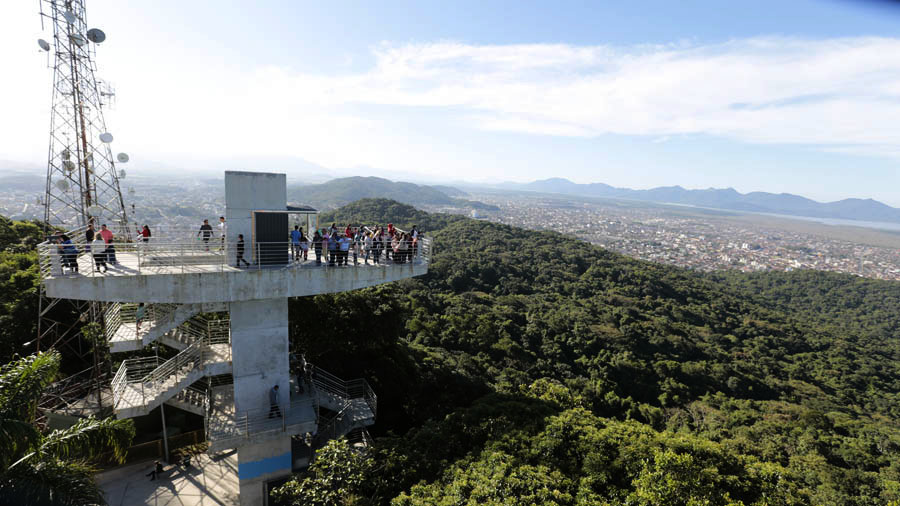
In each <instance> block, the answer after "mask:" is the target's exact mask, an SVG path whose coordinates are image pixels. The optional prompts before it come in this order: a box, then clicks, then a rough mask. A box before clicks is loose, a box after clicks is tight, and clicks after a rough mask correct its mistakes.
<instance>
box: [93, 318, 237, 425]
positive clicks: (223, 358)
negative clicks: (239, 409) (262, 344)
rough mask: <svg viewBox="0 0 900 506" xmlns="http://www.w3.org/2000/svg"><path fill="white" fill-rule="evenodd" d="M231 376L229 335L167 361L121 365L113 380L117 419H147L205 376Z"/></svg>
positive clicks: (144, 360) (141, 360)
mask: <svg viewBox="0 0 900 506" xmlns="http://www.w3.org/2000/svg"><path fill="white" fill-rule="evenodd" d="M229 373H231V345H230V339H229V336H228V334H226V335H224V336H209V337H207V338H203V339H200V340H198V341H196V342H194V343H193V344H191V345H190V346H188V347H187V348H185V349H184V350H182V351H181V352H179V353H178V354H177V355H175V356H174V357H172V358H171V359H169V360H166V361H163V360H161V359H160V358H159V357H147V358H137V359H129V360H125V361H123V362H122V365H121V366H119V370H118V371H117V372H116V375H115V377H114V378H113V380H112V385H111V386H112V393H113V408H114V409H115V412H116V417H117V418H131V417H135V416H141V415H146V414H148V413H149V412H150V410H152V409H153V408H155V407H156V406H159V405H160V404H161V403H163V402H167V401H168V400H169V399H172V398H173V397H175V396H176V395H178V394H179V393H180V392H181V391H182V390H184V389H186V388H187V387H189V386H190V385H191V384H192V383H194V382H195V381H197V380H199V379H201V378H203V377H205V376H215V375H219V374H229Z"/></svg>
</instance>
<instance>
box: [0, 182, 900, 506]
mask: <svg viewBox="0 0 900 506" xmlns="http://www.w3.org/2000/svg"><path fill="white" fill-rule="evenodd" d="M320 222H321V223H331V222H338V223H346V222H353V223H360V222H364V223H387V222H393V223H394V224H395V225H398V226H400V227H402V228H408V227H410V226H411V225H418V227H419V229H420V230H424V231H425V232H426V233H427V234H428V235H429V236H431V237H432V238H433V239H434V241H435V250H434V251H435V252H434V257H433V259H432V263H431V265H430V267H429V273H428V274H427V275H426V276H422V277H419V278H415V279H411V280H406V281H403V282H398V283H392V284H388V285H381V286H378V287H374V288H370V289H366V290H359V291H354V292H346V293H341V294H334V295H324V296H317V297H308V298H297V299H292V300H291V301H290V311H291V313H290V316H291V340H292V346H293V347H294V348H295V351H298V352H302V353H305V354H306V357H307V358H308V359H309V360H310V361H311V362H313V363H316V364H317V365H320V366H322V367H323V368H325V369H327V370H330V371H332V372H334V373H336V374H338V375H341V376H343V377H347V378H351V377H358V376H365V377H367V378H369V380H370V381H371V383H372V385H373V387H374V389H375V390H376V392H377V393H378V396H379V400H378V407H379V409H378V422H377V424H376V425H375V426H374V427H373V428H372V433H373V435H374V436H376V444H375V446H374V447H373V449H372V451H371V452H369V453H368V454H365V455H360V454H358V453H356V452H355V451H354V450H352V449H351V448H349V447H348V446H347V445H346V443H340V442H338V443H334V444H331V445H329V446H328V447H326V450H325V451H323V452H322V453H321V455H320V456H319V457H318V458H317V461H316V464H315V466H313V468H311V469H310V471H309V472H308V473H306V474H304V475H299V476H297V477H296V478H295V479H294V480H293V481H291V482H289V483H288V484H287V485H286V486H285V487H283V488H282V489H280V490H279V491H278V492H277V493H276V497H277V501H278V502H279V503H281V504H359V505H368V504H395V505H419V504H447V505H450V504H453V505H456V504H488V505H494V504H522V505H525V504H560V505H566V504H591V505H602V504H610V505H613V504H627V505H657V504H671V505H689V504H690V505H707V504H709V505H719V504H722V505H726V504H734V505H736V504H744V505H750V504H758V505H763V504H767V505H777V504H825V505H869V504H893V505H897V504H900V406H898V402H897V401H898V396H900V360H898V359H900V340H898V339H897V334H898V324H900V304H898V302H900V284H896V283H893V282H885V281H876V280H868V279H862V278H858V277H854V276H848V275H841V274H833V273H821V272H791V273H779V272H772V273H763V274H754V275H746V274H739V273H730V272H728V273H721V272H720V273H712V274H704V273H698V272H693V271H689V270H684V269H679V268H674V267H669V266H663V265H658V264H653V263H649V262H643V261H638V260H633V259H630V258H627V257H624V256H621V255H618V254H615V253H612V252H609V251H607V250H604V249H602V248H599V247H595V246H591V245H589V244H586V243H584V242H583V241H579V240H576V239H573V238H570V237H565V236H563V235H560V234H556V233H551V232H533V231H527V230H523V229H519V228H514V227H508V226H503V225H497V224H492V223H486V222H480V221H475V220H469V219H466V218H463V217H459V216H450V215H440V214H428V213H424V212H421V211H418V210H416V209H414V208H412V207H410V206H407V205H403V204H398V203H396V202H392V201H387V200H381V199H365V200H361V201H358V202H355V203H353V204H350V205H348V206H345V207H343V208H340V209H338V210H336V211H334V212H331V213H327V214H323V215H322V216H321V217H320ZM30 227H35V228H36V226H35V225H34V224H28V223H18V222H16V223H13V222H8V221H2V220H0V268H2V269H3V270H2V272H0V297H2V299H0V322H2V323H3V326H2V327H0V328H2V330H0V333H2V334H0V345H2V352H3V354H4V356H3V357H2V358H3V361H4V362H6V361H8V360H10V358H11V356H12V354H13V353H15V350H17V349H20V348H21V343H23V342H25V341H28V340H30V339H32V336H33V335H34V333H33V328H34V315H35V311H36V309H35V307H36V306H35V305H36V304H37V296H38V293H37V272H36V267H34V253H33V251H29V249H30V248H29V246H30V245H31V244H32V239H30V237H32V236H34V237H37V236H38V234H37V232H36V231H35V232H34V233H31V232H29V230H32V229H31V228H30ZM10 231H12V232H10Z"/></svg>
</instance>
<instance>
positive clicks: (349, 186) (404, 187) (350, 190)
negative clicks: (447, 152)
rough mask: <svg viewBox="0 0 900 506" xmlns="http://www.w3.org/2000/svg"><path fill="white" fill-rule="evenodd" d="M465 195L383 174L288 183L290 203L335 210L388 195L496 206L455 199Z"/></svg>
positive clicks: (416, 200)
mask: <svg viewBox="0 0 900 506" xmlns="http://www.w3.org/2000/svg"><path fill="white" fill-rule="evenodd" d="M447 192H451V193H453V194H454V196H450V195H448V193H447ZM462 195H466V194H465V193H464V192H462V191H460V190H457V189H455V188H452V187H443V186H427V185H417V184H414V183H405V182H394V181H391V180H389V179H384V178H380V177H360V176H355V177H344V178H339V179H332V180H331V181H328V182H326V183H322V184H312V185H290V186H288V201H289V202H292V203H297V204H306V205H311V206H313V207H315V208H317V209H332V208H335V207H340V206H343V205H346V204H348V203H350V202H353V201H355V200H359V199H362V198H386V199H392V200H396V201H398V202H402V203H404V204H410V205H414V206H416V205H418V206H423V205H425V206H452V207H468V208H473V209H496V207H495V206H490V205H487V204H484V203H482V202H476V201H473V200H465V199H460V198H455V196H462Z"/></svg>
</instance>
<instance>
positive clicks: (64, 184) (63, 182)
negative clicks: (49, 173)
mask: <svg viewBox="0 0 900 506" xmlns="http://www.w3.org/2000/svg"><path fill="white" fill-rule="evenodd" d="M56 187H57V188H59V189H60V190H62V191H66V190H68V189H69V182H68V181H66V180H65V179H60V180H59V181H57V182H56Z"/></svg>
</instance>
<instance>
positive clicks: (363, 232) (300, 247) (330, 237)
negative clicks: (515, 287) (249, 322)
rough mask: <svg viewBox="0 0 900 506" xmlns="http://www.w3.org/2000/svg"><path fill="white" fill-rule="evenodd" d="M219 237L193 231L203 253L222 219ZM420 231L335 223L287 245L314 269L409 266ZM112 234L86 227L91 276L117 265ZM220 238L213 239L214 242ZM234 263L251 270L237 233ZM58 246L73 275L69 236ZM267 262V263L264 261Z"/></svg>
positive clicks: (142, 236) (296, 235)
mask: <svg viewBox="0 0 900 506" xmlns="http://www.w3.org/2000/svg"><path fill="white" fill-rule="evenodd" d="M218 228H219V231H218V234H217V233H216V231H215V229H214V228H213V227H212V225H210V223H209V220H203V225H201V226H200V229H199V230H198V231H197V239H198V240H200V241H202V242H203V246H204V248H205V249H206V251H209V249H210V242H211V241H212V240H213V238H214V237H216V236H219V237H220V238H221V239H220V240H221V245H220V249H221V250H224V249H225V237H226V230H225V217H224V216H222V217H219V223H218ZM152 235H153V234H152V233H151V231H150V227H149V226H148V225H144V226H143V227H142V228H141V230H140V231H139V232H138V234H137V241H138V242H139V243H140V244H147V243H149V242H150V238H151V237H152ZM420 236H421V233H420V232H419V231H418V229H417V227H416V226H413V227H412V229H411V230H410V231H409V232H406V231H402V230H400V229H398V228H396V227H394V225H393V224H392V223H388V224H387V226H386V227H381V226H373V227H366V226H359V227H353V226H351V225H347V226H346V227H345V228H344V229H343V230H341V229H340V228H338V226H337V224H335V223H332V224H331V226H330V227H327V228H322V229H317V230H315V232H314V233H313V235H312V236H311V237H310V236H309V235H307V234H306V233H304V231H303V228H302V227H300V226H296V225H295V226H294V229H293V230H291V231H290V233H289V235H288V237H289V241H290V249H291V252H290V256H291V261H292V262H305V261H308V260H309V250H310V249H312V250H313V252H314V253H315V259H316V265H322V264H323V263H324V264H326V265H329V266H344V265H351V264H350V257H351V254H352V257H353V265H357V264H359V260H360V259H362V262H363V263H364V264H367V263H369V262H370V261H371V262H372V263H374V264H379V263H382V262H383V263H389V262H393V263H406V262H412V261H413V258H415V256H416V254H417V253H418V248H419V241H420ZM114 237H115V236H114V234H113V232H112V230H110V229H109V228H108V227H107V226H106V225H105V224H103V225H101V226H100V230H99V231H95V230H94V224H93V223H91V224H90V225H88V228H87V230H86V232H85V246H84V249H85V252H87V253H88V254H90V255H91V256H92V258H93V261H94V272H107V271H108V270H109V267H108V266H109V265H115V264H116V263H117V261H116V249H115V245H114V243H113V239H114ZM218 241H219V239H217V240H216V242H218ZM234 246H235V253H236V258H235V265H236V266H237V267H250V265H251V264H250V262H248V261H247V260H246V259H245V258H244V254H245V251H246V246H245V242H244V235H243V234H238V236H237V241H236V243H235V245H234ZM57 247H58V251H59V254H60V257H61V259H62V262H61V264H62V267H63V272H65V269H69V270H70V271H72V272H78V255H79V253H80V252H79V250H78V247H76V245H75V244H74V243H73V242H72V240H71V238H70V237H69V236H67V235H65V234H63V235H61V236H59V237H58V238H57ZM263 263H265V262H263Z"/></svg>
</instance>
